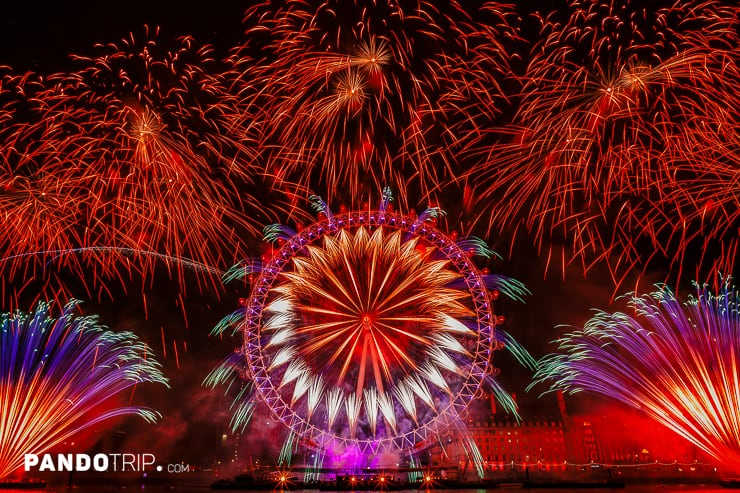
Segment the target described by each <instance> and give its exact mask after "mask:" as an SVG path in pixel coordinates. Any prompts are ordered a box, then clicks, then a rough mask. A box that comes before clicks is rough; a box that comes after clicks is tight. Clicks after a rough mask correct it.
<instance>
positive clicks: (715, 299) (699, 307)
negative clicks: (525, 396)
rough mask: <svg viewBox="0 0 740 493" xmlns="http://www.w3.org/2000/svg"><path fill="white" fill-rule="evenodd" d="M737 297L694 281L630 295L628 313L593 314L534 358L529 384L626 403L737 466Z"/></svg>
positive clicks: (729, 290) (732, 292)
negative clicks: (681, 288) (679, 289)
mask: <svg viewBox="0 0 740 493" xmlns="http://www.w3.org/2000/svg"><path fill="white" fill-rule="evenodd" d="M738 301H740V297H739V295H738V292H737V291H736V290H734V289H733V288H730V287H729V285H727V284H725V286H724V288H723V289H722V291H721V292H720V293H719V294H718V295H713V294H712V293H711V292H710V291H709V290H708V289H707V288H706V287H704V288H699V287H698V286H697V294H696V297H690V298H689V300H688V302H686V303H683V304H682V303H681V302H679V301H678V300H677V299H676V297H675V295H674V294H673V293H672V292H671V291H670V290H669V289H668V288H666V287H662V288H660V290H658V291H656V292H654V293H651V294H648V295H642V296H632V297H631V298H630V308H631V313H620V312H617V313H605V312H597V314H596V315H595V316H594V317H593V318H591V320H589V321H588V322H587V323H586V324H585V326H584V327H583V329H580V330H576V331H574V332H571V333H568V334H566V335H564V336H563V337H562V338H561V339H559V340H558V341H557V342H558V349H559V351H560V352H558V353H553V354H550V355H547V356H545V357H544V358H543V359H542V360H541V361H540V362H539V363H538V370H537V372H536V374H535V378H534V384H533V385H535V384H540V383H545V384H549V385H550V391H555V390H564V391H566V392H569V393H576V392H581V391H583V392H589V393H593V394H597V395H601V396H606V397H609V398H611V399H615V400H617V401H619V402H622V403H624V404H626V405H628V406H631V407H633V408H635V409H637V410H639V411H640V412H641V413H644V414H645V415H646V416H649V417H650V418H651V419H653V420H655V421H657V422H658V423H660V424H662V425H664V426H666V427H667V428H669V429H670V430H672V431H674V432H675V433H677V434H678V435H680V436H682V437H684V438H685V439H687V440H689V441H690V442H691V443H693V444H695V445H696V446H697V447H699V448H701V449H702V450H703V451H705V452H706V453H708V454H709V455H711V456H712V457H714V458H715V459H716V460H717V461H718V462H719V463H720V464H722V465H723V466H725V467H726V468H727V469H728V470H733V469H734V471H733V472H735V473H737V472H740V469H738V468H739V467H740V466H738V465H739V464H740V415H738V412H737V410H738V409H739V408H740V380H738V379H739V378H740V377H739V376H740V368H739V367H738V360H739V358H738V356H740V310H739V309H738V308H739V307H738Z"/></svg>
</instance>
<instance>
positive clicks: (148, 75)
mask: <svg viewBox="0 0 740 493" xmlns="http://www.w3.org/2000/svg"><path fill="white" fill-rule="evenodd" d="M173 44H174V46H160V45H159V44H158V43H157V40H156V35H152V36H149V34H148V33H147V36H146V37H145V38H144V40H143V42H141V41H139V40H137V39H135V38H134V37H133V36H132V37H131V38H130V39H125V40H123V41H122V42H121V43H120V44H119V45H114V44H109V45H107V46H105V47H98V50H99V54H98V55H97V56H96V57H93V58H83V57H76V63H77V64H79V66H80V69H79V70H78V71H76V72H72V73H65V74H55V75H52V76H50V77H48V78H47V79H46V80H45V81H44V83H43V86H42V87H41V88H39V87H38V84H35V85H33V89H34V93H33V94H29V95H26V97H25V98H19V97H17V96H15V97H14V98H13V99H10V101H9V103H8V104H6V105H5V107H6V108H7V111H9V112H12V114H13V118H12V123H13V125H12V126H11V127H10V129H9V130H6V131H5V132H4V135H5V137H6V139H5V142H6V145H5V146H4V148H3V151H4V152H3V162H4V165H5V173H7V174H6V176H5V177H3V182H4V184H5V185H6V186H5V190H4V192H2V193H3V198H4V200H3V203H2V205H3V209H4V210H3V213H4V214H3V215H4V216H6V218H7V220H6V228H4V231H3V234H2V236H0V246H1V247H2V248H3V250H4V251H5V252H6V255H7V257H9V258H13V259H18V260H16V261H14V262H9V263H8V262H6V265H5V266H4V267H6V268H7V266H8V265H9V269H10V272H11V273H13V272H16V271H17V270H18V269H19V268H21V266H22V267H23V268H28V265H29V264H30V263H32V262H33V261H34V260H39V261H40V263H42V264H43V263H46V262H47V261H48V260H49V258H50V257H53V258H54V259H55V260H57V261H58V264H60V265H65V263H69V265H71V266H72V267H73V268H74V269H76V270H77V271H78V272H79V271H80V268H81V267H83V266H84V267H85V269H86V270H87V271H88V272H89V275H88V276H87V277H88V279H89V280H92V279H97V278H99V277H102V278H103V279H110V278H116V277H125V274H126V273H127V271H139V272H140V273H143V274H147V273H148V272H149V271H150V270H151V268H152V264H151V259H152V258H153V257H152V256H150V255H139V254H137V253H136V252H140V251H141V252H157V253H159V254H161V257H165V258H173V259H182V258H189V259H192V260H193V261H195V262H196V263H199V264H203V265H209V266H219V265H222V264H224V263H227V264H229V265H230V264H232V263H233V262H234V261H236V259H238V258H241V257H242V256H243V255H241V254H240V253H239V252H240V250H239V249H240V246H241V245H242V244H243V242H241V241H239V238H240V237H242V236H243V235H244V234H245V233H249V232H254V231H255V230H254V224H256V223H255V222H254V221H259V222H260V223H264V219H265V217H266V214H265V213H264V211H265V210H266V208H265V207H264V206H263V205H259V206H258V202H259V198H257V197H256V196H254V195H253V194H254V193H256V192H255V191H256V190H258V188H257V187H255V186H254V183H253V182H252V175H253V168H252V162H253V159H254V155H253V153H252V151H251V150H250V149H251V147H250V143H249V142H246V141H243V140H242V134H243V132H239V133H238V134H239V137H238V138H237V137H236V135H237V134H236V133H234V132H232V130H233V128H232V127H231V125H233V122H230V121H229V122H227V121H226V119H225V117H224V116H223V113H224V112H225V111H226V110H225V108H226V107H227V106H229V105H230V104H232V97H231V96H230V95H229V94H228V92H227V91H226V90H225V89H224V87H223V86H222V85H221V83H220V82H219V76H218V73H219V72H220V68H219V65H218V64H217V63H216V62H215V61H213V60H212V59H211V58H210V57H211V54H210V51H209V48H208V47H207V46H199V45H197V44H195V42H194V41H193V40H192V39H190V38H180V39H178V40H177V41H174V42H173ZM25 85H29V83H28V82H26V83H25ZM16 86H18V87H20V84H16ZM18 91H19V89H16V91H15V92H18ZM8 92H10V91H8ZM19 99H20V101H18V100H19ZM247 185H248V186H247ZM37 240H38V241H37ZM104 247H111V248H109V249H106V248H104ZM64 250H74V251H81V252H83V253H82V254H79V253H78V254H77V255H74V256H72V255H66V256H62V257H61V258H59V257H60V253H59V252H61V251H64ZM34 251H37V252H38V251H42V252H44V251H49V252H52V253H51V254H49V255H42V256H39V258H38V259H29V257H28V256H26V255H27V254H28V253H31V252H34ZM171 268H174V269H178V270H179V269H181V265H179V264H175V265H173V266H171ZM202 272H207V270H202ZM90 282H91V283H92V281H90ZM211 283H212V284H213V285H217V284H218V281H217V280H216V279H211Z"/></svg>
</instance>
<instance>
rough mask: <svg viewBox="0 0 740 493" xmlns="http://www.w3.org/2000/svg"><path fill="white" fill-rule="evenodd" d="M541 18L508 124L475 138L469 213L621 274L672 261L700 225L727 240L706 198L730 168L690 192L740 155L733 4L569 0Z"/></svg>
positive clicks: (718, 193) (566, 256)
mask: <svg viewBox="0 0 740 493" xmlns="http://www.w3.org/2000/svg"><path fill="white" fill-rule="evenodd" d="M536 19H537V22H538V23H539V26H540V29H541V34H540V41H537V42H535V43H534V45H533V48H532V55H531V58H530V61H529V63H528V67H527V70H526V73H525V76H524V79H523V90H522V93H521V96H520V103H519V105H518V107H517V112H516V115H515V117H514V122H513V125H511V126H510V127H508V129H507V130H506V131H507V132H508V133H509V134H510V138H509V139H508V141H506V142H500V141H497V142H496V143H495V144H493V145H491V146H489V147H488V148H486V146H482V147H478V148H473V149H471V152H473V153H482V154H479V155H480V156H481V159H480V164H479V165H476V166H474V167H473V168H472V169H471V171H470V174H469V179H470V180H471V183H474V184H475V186H476V187H477V188H478V189H479V191H480V196H481V197H482V198H483V200H484V201H485V202H486V204H487V206H486V207H483V208H481V209H480V210H479V211H478V210H477V211H476V212H475V214H476V215H477V220H479V221H483V222H485V223H487V224H488V226H489V228H496V229H499V228H505V227H510V228H512V229H518V228H520V227H522V229H524V230H526V231H527V232H528V233H529V234H532V235H533V236H535V237H536V238H537V240H538V245H539V248H540V249H541V250H543V251H544V252H545V254H546V255H547V256H548V259H550V258H551V257H552V256H553V252H552V246H553V245H554V246H555V247H556V248H560V246H561V245H565V249H564V251H563V259H562V260H563V262H562V263H563V265H567V264H568V263H570V262H571V261H573V260H576V261H581V262H583V268H584V269H585V270H588V269H589V268H590V266H591V262H593V261H599V260H605V261H606V264H607V265H608V266H609V268H610V269H611V271H612V276H613V277H614V279H615V280H617V281H618V280H619V279H620V278H621V276H622V275H623V274H624V273H626V272H628V271H629V270H630V269H632V268H634V267H637V268H638V269H640V268H644V267H645V266H646V265H648V264H650V263H651V261H652V260H660V259H662V260H669V261H672V262H673V263H674V264H677V265H674V267H675V270H676V271H677V272H678V273H679V275H680V268H681V265H682V263H683V260H684V256H685V255H686V253H687V252H688V251H690V249H691V248H692V247H694V246H698V245H699V244H700V243H701V240H702V237H704V238H706V235H707V234H709V233H712V240H713V241H719V242H720V243H722V240H723V238H722V237H721V236H720V235H721V234H722V232H720V231H714V232H712V231H711V228H708V227H706V226H705V225H704V224H703V215H704V214H705V212H702V210H703V209H705V208H706V206H707V204H719V203H720V202H723V200H724V196H725V195H727V188H726V185H727V182H726V181H725V182H724V183H725V187H721V188H719V189H718V188H714V189H712V190H705V192H706V193H705V195H706V194H707V193H712V196H711V197H705V198H704V199H703V200H702V201H701V202H700V203H696V202H692V201H691V197H692V192H693V190H692V189H693V188H694V187H695V183H696V182H697V181H703V180H710V181H711V178H712V177H717V178H718V180H717V182H719V174H721V170H722V169H724V168H726V167H727V166H728V164H730V163H732V164H731V166H734V168H735V169H737V161H733V160H734V158H735V157H736V154H735V155H733V154H732V153H729V152H726V147H725V146H726V145H727V144H728V143H729V144H730V145H731V146H735V144H734V143H736V141H737V133H738V128H740V118H738V116H740V115H738V113H737V110H736V108H737V107H738V103H737V101H736V99H735V98H736V96H735V95H736V91H734V90H733V89H731V88H732V87H736V86H737V84H738V81H740V77H739V74H740V71H739V70H738V57H737V52H736V50H735V47H736V46H737V44H738V42H739V41H740V40H739V39H738V34H737V20H738V11H737V9H736V8H735V7H726V6H722V5H721V4H719V3H718V2H715V1H701V0H697V1H691V2H679V3H676V2H656V3H653V4H651V5H650V6H649V7H645V6H644V5H643V4H638V3H637V2H630V1H629V0H608V1H603V0H577V1H572V2H570V3H569V5H568V7H567V8H563V9H561V10H559V11H555V12H551V13H550V14H548V15H543V16H540V15H537V16H536ZM735 147H736V146H735ZM707 158H710V159H707ZM736 203H737V201H736V200H735V202H734V204H736ZM734 204H733V205H734ZM727 210H730V208H729V207H728V209H727ZM715 212H717V211H715ZM721 215H722V216H723V217H722V219H726V218H727V216H726V215H725V214H721ZM718 219H719V217H718ZM722 219H719V220H720V221H721V220H722ZM735 219H736V218H735ZM735 224H736V222H735ZM732 236H734V235H732V234H731V235H730V240H732V241H734V243H735V244H736V239H734V240H733V239H732ZM641 245H645V246H646V247H647V248H650V249H651V250H652V251H653V252H655V254H653V255H650V256H646V255H644V254H643V253H642V249H641V247H640V246H641ZM726 247H727V245H725V248H726ZM708 263H710V264H711V261H710V262H708Z"/></svg>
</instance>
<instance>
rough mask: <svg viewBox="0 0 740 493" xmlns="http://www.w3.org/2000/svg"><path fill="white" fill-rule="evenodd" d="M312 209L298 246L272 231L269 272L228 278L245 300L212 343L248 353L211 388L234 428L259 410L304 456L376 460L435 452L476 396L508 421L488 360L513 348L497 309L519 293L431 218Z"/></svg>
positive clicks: (508, 404)
mask: <svg viewBox="0 0 740 493" xmlns="http://www.w3.org/2000/svg"><path fill="white" fill-rule="evenodd" d="M314 206H315V208H316V210H317V211H318V212H319V219H318V221H317V222H315V223H314V224H312V225H310V226H307V227H305V228H304V229H302V230H301V231H299V232H296V231H293V230H291V229H290V228H287V227H286V226H272V227H268V228H266V237H267V239H271V240H276V241H278V245H280V248H279V249H278V250H277V251H275V252H274V255H273V256H272V257H271V258H269V259H266V261H265V262H259V263H258V262H251V263H247V264H238V265H236V266H235V267H234V268H233V269H232V272H230V273H229V274H227V278H240V277H243V276H249V277H250V278H251V279H252V286H253V288H252V295H251V297H250V298H249V299H248V300H245V302H244V305H245V307H244V309H242V310H240V311H239V312H236V313H235V314H233V315H232V316H230V317H227V319H226V320H225V321H224V322H223V323H222V324H221V325H220V326H219V327H217V329H216V331H217V332H223V331H225V330H229V329H231V330H236V331H237V332H240V333H241V335H242V336H243V338H244V345H243V347H242V349H241V350H239V351H237V352H235V353H234V354H233V355H232V356H230V357H229V358H228V359H227V360H226V361H225V362H224V364H222V365H221V366H220V367H219V368H217V369H216V370H215V371H214V372H213V373H212V375H211V376H210V377H209V379H208V380H207V382H206V383H207V384H208V385H210V386H215V385H219V384H224V385H227V386H233V390H234V391H235V392H238V393H239V395H238V397H237V399H235V401H234V406H235V408H234V413H233V415H234V419H233V421H232V426H233V427H235V428H240V427H243V426H245V425H246V423H247V421H248V419H249V418H250V417H251V414H252V412H253V406H254V397H257V398H259V399H260V400H262V401H263V402H266V403H268V406H269V407H270V408H271V409H272V411H273V413H275V414H276V416H277V417H278V418H279V419H280V421H281V422H283V423H285V424H287V425H288V426H289V427H290V428H291V430H292V432H293V433H295V434H296V435H297V436H298V437H300V438H301V442H302V443H304V444H306V445H307V446H309V447H311V448H315V449H319V450H322V451H327V450H328V451H330V453H337V451H341V450H348V449H353V448H354V449H355V450H357V451H358V452H359V453H360V454H361V455H362V456H364V457H365V458H366V459H367V460H370V458H371V457H372V456H374V455H375V454H377V453H378V452H379V451H389V450H390V451H396V452H401V451H409V450H412V451H420V450H422V449H424V448H426V447H427V446H429V445H433V444H434V443H435V438H434V437H435V436H436V433H438V430H439V429H440V428H441V427H445V426H449V425H450V424H456V425H457V423H458V422H460V421H461V419H460V415H461V413H464V411H465V408H466V407H467V405H468V403H469V402H470V401H471V400H472V399H473V398H474V396H475V395H477V394H479V393H480V392H484V391H485V392H491V393H494V394H495V395H496V396H497V398H498V399H499V401H500V402H501V403H502V405H503V406H504V407H505V408H506V409H507V410H508V411H509V412H512V413H514V414H516V409H515V405H514V403H513V401H512V399H511V397H510V396H509V395H508V394H507V393H506V392H505V391H504V390H503V389H502V388H501V387H500V384H498V383H497V382H496V380H495V379H494V377H495V375H497V374H498V370H497V369H496V368H494V367H493V365H492V356H493V352H495V351H496V350H498V349H501V348H503V347H504V346H505V345H506V346H508V347H509V348H510V349H511V350H512V352H514V353H516V350H515V348H516V349H521V348H518V347H517V346H516V343H515V342H514V341H513V340H512V339H511V338H510V337H509V336H508V335H507V334H506V333H505V332H503V331H502V330H501V328H500V327H497V325H498V324H500V323H502V321H503V319H502V318H500V317H496V316H495V315H494V314H493V312H492V309H491V299H496V298H497V297H498V296H499V294H500V293H504V294H507V295H510V296H512V297H514V298H518V299H521V296H522V295H523V294H524V293H525V292H526V290H525V289H524V288H523V286H522V285H521V284H520V283H518V282H517V281H514V280H511V279H508V278H504V277H501V276H494V275H490V274H488V273H487V272H485V273H483V272H481V271H479V270H478V269H477V268H476V267H475V266H474V264H473V259H472V257H473V256H476V255H481V256H484V257H488V256H491V255H492V254H493V252H491V251H490V250H488V249H487V247H486V246H485V245H484V244H483V242H481V241H480V240H477V239H475V238H459V239H458V238H456V237H455V236H454V235H453V236H448V235H446V234H445V233H443V232H442V231H440V230H439V229H437V228H436V227H435V226H434V224H435V223H436V217H437V216H438V215H439V214H440V211H439V210H438V209H430V210H427V211H425V212H424V213H422V214H420V215H418V216H412V215H403V214H399V213H396V212H393V211H392V206H391V205H390V195H389V194H388V193H386V194H385V195H384V198H383V200H382V201H381V204H380V206H379V207H378V208H377V209H368V210H360V211H354V212H340V213H338V214H333V213H332V212H331V211H330V210H329V208H328V207H327V206H326V204H325V203H324V202H323V201H322V200H321V199H319V198H317V197H314ZM489 289H492V290H493V291H490V292H489ZM519 354H523V355H524V360H525V361H526V353H519ZM245 380H246V382H245Z"/></svg>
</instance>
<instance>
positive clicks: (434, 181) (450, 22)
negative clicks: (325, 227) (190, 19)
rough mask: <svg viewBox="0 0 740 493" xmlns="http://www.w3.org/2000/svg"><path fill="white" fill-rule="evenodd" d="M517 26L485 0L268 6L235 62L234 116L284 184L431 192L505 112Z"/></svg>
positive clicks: (260, 9) (259, 10) (249, 24)
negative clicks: (247, 125)
mask: <svg viewBox="0 0 740 493" xmlns="http://www.w3.org/2000/svg"><path fill="white" fill-rule="evenodd" d="M511 18H512V10H511V7H510V6H507V5H503V4H501V5H496V4H492V3H480V2H474V3H473V4H470V5H466V6H463V5H462V4H460V3H458V2H454V1H453V2H446V3H444V4H439V3H435V2H430V1H422V2H416V1H413V2H409V1H405V0H404V1H401V2H395V1H381V2H365V1H362V0H357V1H351V2H344V1H330V2H313V1H309V2H306V1H302V0H295V1H289V2H269V1H268V2H264V3H262V4H259V5H257V6H255V7H252V8H250V9H249V10H248V11H247V13H246V16H245V25H246V28H247V39H246V41H245V43H244V44H243V45H242V46H241V47H240V48H239V49H238V50H237V51H236V52H235V54H234V56H233V57H232V62H233V69H232V74H233V76H234V85H233V91H234V92H238V94H239V97H240V98H241V100H242V111H241V113H238V114H236V115H235V119H236V120H238V121H240V123H242V126H244V125H243V123H244V122H245V121H249V122H251V123H252V124H253V126H252V128H251V129H249V130H250V133H249V135H250V139H257V140H259V141H260V142H261V143H262V144H263V149H264V162H265V163H266V167H267V170H268V173H270V174H271V175H273V176H274V177H276V178H277V179H278V183H279V182H280V179H284V178H285V177H295V179H296V180H297V181H298V182H299V183H301V184H303V185H305V186H306V187H309V184H310V186H311V187H317V186H320V187H322V189H325V190H327V191H328V193H329V194H330V195H333V194H335V193H336V192H337V191H338V190H343V189H345V188H347V189H348V191H349V193H350V194H351V197H356V196H357V195H358V190H361V189H363V188H365V189H366V190H365V191H367V192H369V193H372V191H373V190H377V189H378V188H379V187H380V186H384V185H386V184H390V185H392V186H393V187H395V188H397V189H401V190H406V186H407V184H408V183H413V184H414V186H415V187H416V188H417V189H418V188H420V189H421V191H422V192H428V191H431V190H434V189H436V188H437V187H438V186H439V185H440V183H441V181H442V180H443V179H444V178H446V177H450V176H451V175H453V174H454V172H455V171H456V170H455V168H456V160H457V157H456V155H457V152H458V151H459V149H460V148H461V147H462V146H464V142H463V141H464V139H465V137H469V135H470V134H473V133H475V132H476V131H479V126H480V125H483V124H484V122H489V121H491V119H492V118H494V116H495V115H496V114H498V113H499V112H500V111H501V108H502V106H503V104H504V101H505V97H504V95H503V89H502V80H503V79H504V78H505V77H507V75H508V74H509V57H510V52H511V50H510V49H507V47H506V46H505V45H506V43H507V42H509V41H510V40H511V39H512V38H514V37H515V30H514V28H513V27H511V25H510V21H511V20H512V19H511ZM480 108H485V111H484V112H482V113H481V112H480V111H479V109H480ZM255 115H257V116H256V118H255ZM252 136H254V137H252ZM347 198H350V197H347Z"/></svg>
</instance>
